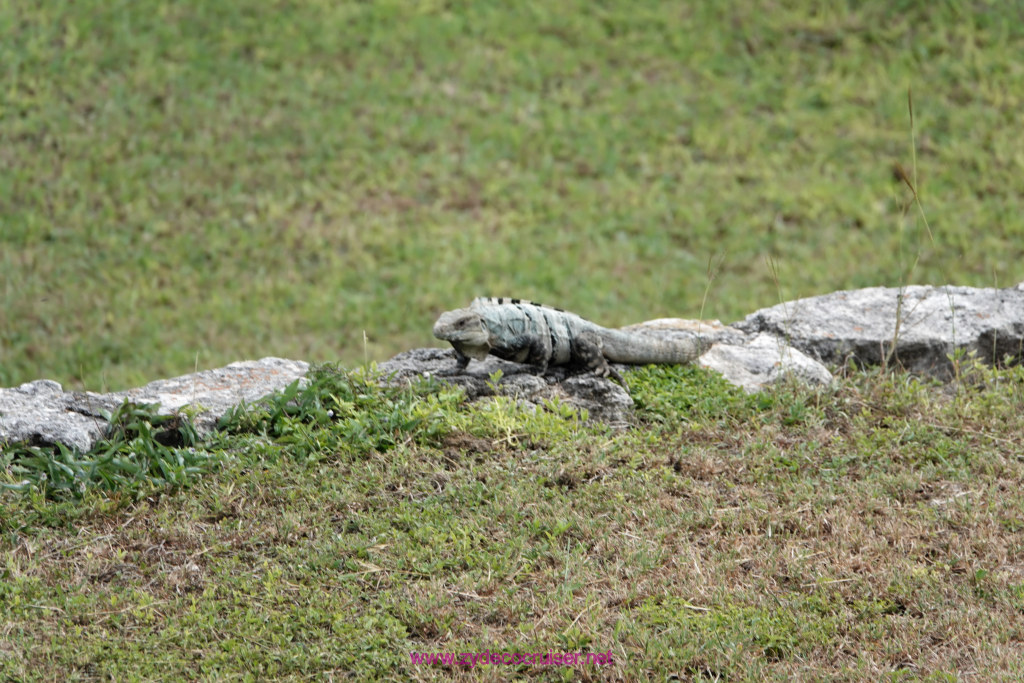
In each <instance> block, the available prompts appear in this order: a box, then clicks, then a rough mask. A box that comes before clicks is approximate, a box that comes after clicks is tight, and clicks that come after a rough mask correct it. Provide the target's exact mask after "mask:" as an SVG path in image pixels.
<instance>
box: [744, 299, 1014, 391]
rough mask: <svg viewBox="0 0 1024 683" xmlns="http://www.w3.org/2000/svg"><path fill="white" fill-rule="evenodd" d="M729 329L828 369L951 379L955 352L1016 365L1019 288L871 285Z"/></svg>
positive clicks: (781, 308) (768, 312)
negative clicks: (766, 338)
mask: <svg viewBox="0 0 1024 683" xmlns="http://www.w3.org/2000/svg"><path fill="white" fill-rule="evenodd" d="M733 327H734V328H735V329H737V330H739V331H741V332H744V333H747V334H758V333H767V334H771V335H774V336H776V337H779V338H781V339H784V340H786V341H787V342H788V343H789V344H790V345H791V346H793V347H794V348H797V349H799V350H801V351H803V352H804V353H806V354H807V355H808V356H811V357H812V358H815V359H817V360H820V361H822V362H824V363H830V364H833V365H843V364H845V363H846V362H847V361H848V360H853V361H854V362H856V363H857V364H859V365H877V364H879V363H882V362H887V363H890V364H891V365H893V366H895V367H903V368H905V369H906V370H909V371H910V372H913V373H917V374H922V375H930V376H933V377H938V378H940V379H949V378H950V377H951V376H952V374H953V364H952V362H951V361H950V359H949V357H950V356H951V355H952V354H953V353H954V352H955V351H968V352H969V351H974V352H976V353H977V356H978V358H979V359H980V360H981V361H983V362H985V363H988V364H990V365H991V364H1002V363H1004V362H1006V360H1007V358H1009V359H1010V360H1011V362H1019V361H1020V359H1021V357H1022V349H1024V283H1021V284H1019V285H1017V286H1016V287H1010V288H1007V289H979V288H974V287H951V286H945V287H925V286H912V287H904V288H894V287H870V288H867V289H857V290H853V291H848V292H835V293H834V294H826V295H824V296H816V297H811V298H808V299H799V300H797V301H790V302H787V303H783V304H779V305H777V306H772V307H771V308H766V309H763V310H760V311H757V312H756V313H752V314H750V315H748V316H747V317H746V319H745V320H743V321H741V322H738V323H736V324H734V325H733Z"/></svg>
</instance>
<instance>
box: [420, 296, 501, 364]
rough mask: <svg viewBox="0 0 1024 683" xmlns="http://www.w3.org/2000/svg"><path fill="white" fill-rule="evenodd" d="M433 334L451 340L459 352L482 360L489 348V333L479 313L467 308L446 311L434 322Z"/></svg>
mask: <svg viewBox="0 0 1024 683" xmlns="http://www.w3.org/2000/svg"><path fill="white" fill-rule="evenodd" d="M434 336H435V337H437V338H438V339H443V340H445V341H447V342H451V345H452V346H454V347H455V348H456V349H457V350H458V351H459V352H460V353H463V354H465V355H467V356H469V357H470V358H475V359H476V360H483V359H484V358H486V357H487V353H488V352H489V351H490V350H491V342H490V333H488V331H487V326H486V325H484V319H483V317H481V315H480V314H479V313H477V312H476V311H474V310H471V309H469V308H459V309H457V310H454V311H447V312H445V313H442V314H441V317H440V318H438V319H437V322H436V323H434Z"/></svg>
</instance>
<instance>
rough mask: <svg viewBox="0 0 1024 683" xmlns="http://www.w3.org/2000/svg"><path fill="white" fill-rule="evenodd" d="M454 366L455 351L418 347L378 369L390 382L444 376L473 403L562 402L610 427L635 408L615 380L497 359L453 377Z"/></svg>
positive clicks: (622, 422)
mask: <svg viewBox="0 0 1024 683" xmlns="http://www.w3.org/2000/svg"><path fill="white" fill-rule="evenodd" d="M454 366H455V356H454V355H453V352H452V350H451V349H413V350H411V351H405V352H403V353H400V354H398V355H397V356H395V357H394V358H392V359H391V360H388V361H385V362H383V363H380V364H378V366H377V368H378V369H379V370H381V371H382V372H383V373H385V375H386V376H388V381H405V380H409V379H412V378H415V377H422V376H424V375H434V376H438V377H439V378H440V379H442V380H443V381H445V382H448V383H449V384H453V385H455V386H458V387H461V388H462V389H464V390H465V392H466V397H467V398H468V399H469V400H470V401H475V400H477V399H480V398H485V397H488V396H495V395H501V396H509V397H512V398H515V399H516V400H518V401H520V402H522V403H524V404H525V405H528V406H532V407H537V406H539V405H540V404H541V403H542V402H544V401H545V400H551V399H558V400H561V401H562V402H564V403H567V404H569V405H571V406H573V407H574V408H576V409H578V410H580V409H583V410H586V411H587V412H588V413H589V415H590V419H592V420H599V421H601V422H607V423H609V424H616V425H625V424H626V423H627V422H628V420H629V415H630V413H631V411H632V409H633V399H631V398H630V397H629V394H627V393H626V391H625V390H624V389H623V388H622V387H621V386H619V385H618V384H616V383H615V382H612V381H609V380H606V379H604V378H602V377H597V376H594V375H571V374H570V373H569V372H568V371H566V369H565V368H560V367H552V368H549V371H548V373H547V374H546V375H545V376H543V377H541V376H540V375H537V374H536V373H535V371H534V370H533V369H531V368H529V367H528V366H525V365H519V364H518V363H510V362H508V361H503V360H501V359H499V358H495V357H493V356H488V357H487V359H486V360H483V361H473V362H472V363H471V364H470V367H469V368H467V369H466V370H465V371H464V372H461V373H456V374H448V372H449V371H451V370H452V369H453V367H454ZM499 370H500V371H501V373H502V376H501V378H500V379H499V380H498V381H497V383H495V382H492V381H491V376H492V375H494V373H496V372H498V371H499Z"/></svg>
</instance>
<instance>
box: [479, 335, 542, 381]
mask: <svg viewBox="0 0 1024 683" xmlns="http://www.w3.org/2000/svg"><path fill="white" fill-rule="evenodd" d="M491 353H492V354H494V355H495V356H497V357H498V358H501V359H502V360H508V361H512V362H513V363H525V364H527V365H533V366H535V367H536V368H538V370H539V371H540V372H539V374H541V375H543V374H544V373H545V372H547V370H548V363H549V362H550V360H551V349H550V348H548V347H546V346H544V343H543V342H542V341H541V340H540V339H538V338H537V337H536V336H535V335H530V334H521V335H518V336H516V337H512V338H510V339H509V340H508V341H505V342H503V343H502V344H500V345H496V346H492V347H491Z"/></svg>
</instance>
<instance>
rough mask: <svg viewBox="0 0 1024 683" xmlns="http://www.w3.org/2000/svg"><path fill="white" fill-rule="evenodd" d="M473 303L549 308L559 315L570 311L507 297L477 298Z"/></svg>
mask: <svg viewBox="0 0 1024 683" xmlns="http://www.w3.org/2000/svg"><path fill="white" fill-rule="evenodd" d="M473 303H474V304H476V303H480V304H485V305H488V306H506V305H515V306H518V305H520V304H525V305H527V306H537V307H538V308H547V309H550V310H552V311H558V312H559V313H568V311H566V310H565V309H563V308H556V307H554V306H548V305H547V304H542V303H540V302H538V301H530V300H529V299H512V298H509V297H507V296H478V297H477V298H475V299H473ZM470 305H472V304H470Z"/></svg>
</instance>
